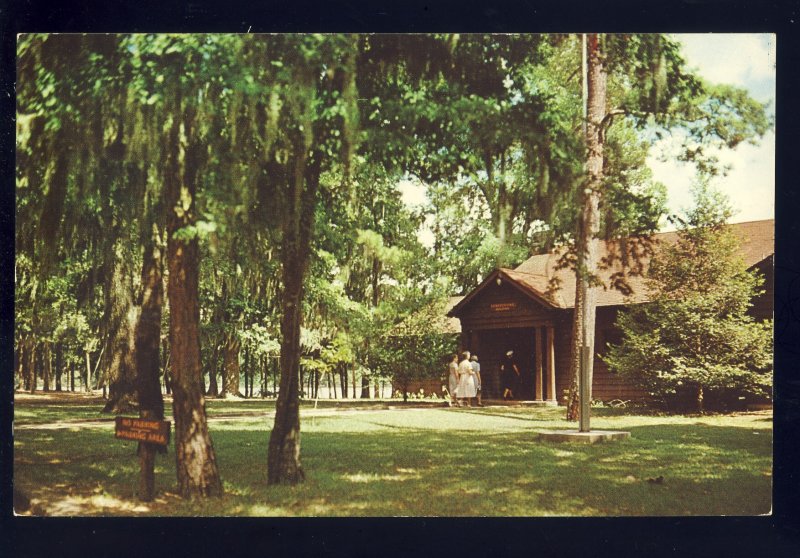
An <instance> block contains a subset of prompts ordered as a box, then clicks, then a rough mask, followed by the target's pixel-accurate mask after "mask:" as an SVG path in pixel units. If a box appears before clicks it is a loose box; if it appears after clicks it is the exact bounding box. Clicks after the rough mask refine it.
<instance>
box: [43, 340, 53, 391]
mask: <svg viewBox="0 0 800 558" xmlns="http://www.w3.org/2000/svg"><path fill="white" fill-rule="evenodd" d="M52 371H53V355H52V352H51V351H50V343H49V342H47V343H45V344H44V345H43V346H42V390H43V391H45V392H47V391H50V377H51V376H52Z"/></svg>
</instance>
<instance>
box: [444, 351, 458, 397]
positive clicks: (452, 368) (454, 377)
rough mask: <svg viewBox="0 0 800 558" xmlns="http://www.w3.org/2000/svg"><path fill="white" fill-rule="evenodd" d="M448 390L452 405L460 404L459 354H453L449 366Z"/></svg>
mask: <svg viewBox="0 0 800 558" xmlns="http://www.w3.org/2000/svg"><path fill="white" fill-rule="evenodd" d="M447 369H448V372H449V374H448V377H447V392H448V393H449V394H450V406H453V405H458V400H457V399H456V388H457V387H458V355H453V358H452V359H451V360H450V364H449V365H448V367H447Z"/></svg>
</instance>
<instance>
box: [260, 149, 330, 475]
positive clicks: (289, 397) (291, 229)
mask: <svg viewBox="0 0 800 558" xmlns="http://www.w3.org/2000/svg"><path fill="white" fill-rule="evenodd" d="M307 153H308V146H306V145H303V144H302V141H300V142H298V143H297V144H296V146H295V149H294V157H295V160H294V168H293V176H291V177H290V179H289V181H288V186H289V187H288V189H287V196H286V200H287V201H288V204H287V206H288V212H287V215H286V217H285V218H284V221H283V223H282V224H283V227H282V228H283V242H282V246H281V248H282V249H281V260H282V262H281V263H282V264H283V293H282V297H281V298H282V300H281V305H282V311H283V315H282V317H281V337H282V338H281V384H280V392H279V394H278V400H277V402H276V403H275V425H274V426H273V429H272V434H271V435H270V438H269V449H268V454H267V483H268V484H297V483H299V482H302V481H303V480H304V479H305V473H304V472H303V467H302V466H301V464H300V393H299V382H300V325H301V323H302V302H303V279H304V277H305V272H306V268H307V267H308V258H309V254H310V251H311V231H312V230H313V227H314V208H315V205H316V198H317V189H318V187H319V177H320V169H321V154H319V153H315V156H314V157H313V159H312V161H311V162H310V163H309V164H308V166H307V165H306V162H307V160H306V156H307Z"/></svg>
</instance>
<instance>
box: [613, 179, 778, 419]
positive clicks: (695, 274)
mask: <svg viewBox="0 0 800 558" xmlns="http://www.w3.org/2000/svg"><path fill="white" fill-rule="evenodd" d="M695 203H696V206H695V207H694V208H693V209H692V210H690V211H689V212H688V214H687V216H686V217H685V218H683V219H675V223H676V224H677V226H678V239H677V241H676V242H675V243H674V244H672V245H666V246H662V247H661V249H660V250H658V251H657V253H656V255H655V256H654V258H653V261H652V262H651V264H650V268H649V271H648V282H649V287H650V288H651V290H652V292H653V293H654V295H655V296H654V298H653V300H652V302H651V303H648V304H644V305H641V306H640V307H631V308H630V309H628V310H626V311H623V312H620V314H619V316H618V318H617V325H618V326H619V328H620V329H621V331H622V341H621V342H620V344H619V345H611V346H610V347H609V351H608V353H607V355H606V356H605V361H606V363H607V364H608V365H609V367H610V368H611V370H613V371H615V372H617V373H619V374H622V375H624V376H626V377H628V378H629V379H630V380H632V381H633V382H635V383H636V384H638V385H640V386H641V387H643V388H645V389H646V390H648V392H649V393H651V394H652V395H654V396H656V397H658V398H662V399H663V400H665V401H666V402H668V403H669V402H675V401H676V400H677V399H678V398H680V397H681V396H686V395H691V396H693V397H694V401H695V403H696V408H697V411H698V412H703V411H704V409H705V408H706V407H707V406H709V405H707V403H706V401H708V400H711V402H712V405H713V406H725V405H726V404H728V405H729V404H730V403H731V402H737V401H740V398H742V397H744V400H745V401H746V400H747V399H748V398H752V397H765V396H769V394H770V388H771V385H772V335H771V334H772V322H771V320H769V321H765V322H761V323H759V322H756V321H755V320H754V319H753V318H752V317H751V316H749V315H748V314H747V311H748V309H749V307H750V304H751V302H750V301H751V300H752V299H753V297H754V296H756V295H757V294H759V293H760V286H761V284H762V283H763V278H762V277H760V276H758V275H757V274H755V273H753V272H750V271H748V270H747V269H746V264H745V263H744V261H743V259H742V258H741V256H740V255H739V254H740V251H739V239H738V238H737V236H736V235H735V234H734V233H733V231H732V230H731V229H730V227H728V226H727V225H726V221H727V219H728V218H729V217H730V215H731V211H730V207H729V205H728V203H727V200H726V199H725V197H724V196H723V195H722V194H720V193H719V192H716V191H714V190H712V189H710V188H709V187H708V186H707V185H706V184H701V185H700V186H699V187H697V188H696V190H695Z"/></svg>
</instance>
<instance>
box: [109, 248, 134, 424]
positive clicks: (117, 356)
mask: <svg viewBox="0 0 800 558" xmlns="http://www.w3.org/2000/svg"><path fill="white" fill-rule="evenodd" d="M113 250H114V256H113V258H112V262H113V263H112V265H113V271H112V273H111V279H110V282H109V284H108V285H107V292H108V294H107V295H106V304H107V305H108V309H107V311H106V317H107V320H108V323H109V325H108V333H107V335H108V341H107V345H106V347H105V358H104V359H102V360H101V374H102V382H103V386H104V387H105V386H108V402H107V403H106V405H105V406H104V407H103V412H105V413H125V412H129V411H130V410H131V408H132V405H133V403H134V400H135V394H136V362H135V358H134V351H135V338H134V336H135V328H136V322H137V321H138V319H139V309H138V308H137V307H136V306H135V305H134V301H133V279H132V277H131V275H132V269H131V264H130V261H131V254H130V252H129V250H128V248H127V247H126V246H124V245H123V242H122V241H119V242H117V243H115V245H114V248H113Z"/></svg>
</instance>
